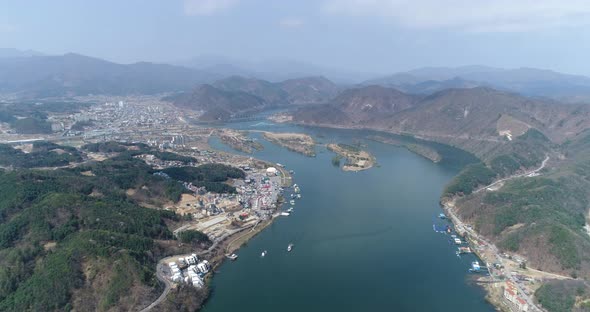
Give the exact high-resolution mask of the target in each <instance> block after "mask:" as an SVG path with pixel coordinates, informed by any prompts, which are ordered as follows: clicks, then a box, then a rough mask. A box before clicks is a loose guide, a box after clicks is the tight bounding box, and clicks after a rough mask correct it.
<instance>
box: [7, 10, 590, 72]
mask: <svg viewBox="0 0 590 312" xmlns="http://www.w3.org/2000/svg"><path fill="white" fill-rule="evenodd" d="M0 8H1V9H0V47H5V48H18V49H33V50H37V51H40V52H44V53H48V54H63V53H67V52H75V53H80V54H85V55H89V56H95V57H100V58H104V59H107V60H111V61H115V62H120V63H131V62H136V61H154V62H181V61H183V60H187V59H190V58H193V57H197V56H200V55H219V56H224V57H228V58H231V59H238V60H246V61H265V60H294V61H300V62H305V63H311V64H316V65H320V66H324V67H330V68H338V69H342V70H351V71H359V72H370V73H383V74H386V73H393V72H397V71H403V70H409V69H413V68H418V67H424V66H461V65H472V64H480V65H488V66H496V67H503V68H517V67H537V68H546V69H553V70H557V71H561V72H566V73H574V74H584V75H590V62H589V61H587V58H588V57H589V55H590V1H587V0H565V1H564V0H159V1H156V0H143V1H139V0H123V1H121V0H100V1H79V0H52V1H41V0H39V1H17V0H0Z"/></svg>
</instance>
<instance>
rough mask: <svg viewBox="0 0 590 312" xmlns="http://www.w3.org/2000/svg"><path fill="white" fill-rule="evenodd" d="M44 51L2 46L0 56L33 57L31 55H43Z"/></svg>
mask: <svg viewBox="0 0 590 312" xmlns="http://www.w3.org/2000/svg"><path fill="white" fill-rule="evenodd" d="M43 55H45V54H44V53H41V52H38V51H34V50H19V49H13V48H0V58H5V57H31V56H43Z"/></svg>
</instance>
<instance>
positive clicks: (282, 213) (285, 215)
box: [281, 212, 290, 217]
mask: <svg viewBox="0 0 590 312" xmlns="http://www.w3.org/2000/svg"><path fill="white" fill-rule="evenodd" d="M289 215H290V213H288V212H281V216H284V217H288V216H289Z"/></svg>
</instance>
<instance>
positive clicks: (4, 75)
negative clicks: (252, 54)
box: [0, 49, 590, 102]
mask: <svg viewBox="0 0 590 312" xmlns="http://www.w3.org/2000/svg"><path fill="white" fill-rule="evenodd" d="M231 61H234V62H236V63H227V62H231ZM183 64H184V65H185V66H181V65H169V64H156V63H150V62H137V63H133V64H118V63H114V62H109V61H105V60H102V59H99V58H93V57H88V56H83V55H79V54H74V53H68V54H65V55H43V54H42V53H40V52H36V51H20V50H16V49H0V92H1V93H14V94H17V95H20V96H28V97H37V96H63V95H86V94H100V93H104V94H119V95H120V94H138V93H143V94H155V93H164V92H177V91H187V90H190V89H192V88H194V87H195V86H197V85H199V84H202V83H213V82H215V81H217V80H220V79H223V78H227V77H231V76H242V77H247V78H256V79H260V80H267V81H268V82H269V83H277V82H281V81H284V80H289V79H295V78H301V77H310V76H322V77H326V79H329V80H331V81H335V82H336V83H339V84H341V87H342V88H341V89H343V87H344V86H350V85H351V84H354V83H360V84H361V85H381V86H385V87H393V88H396V89H398V90H400V91H403V92H406V93H412V94H432V93H434V92H437V91H440V90H444V89H449V88H473V87H478V86H487V87H491V88H494V89H499V90H505V91H513V92H516V93H519V94H522V95H525V96H532V97H550V98H555V99H559V100H562V101H567V102H587V101H588V99H590V78H588V77H585V76H577V75H568V74H562V73H558V72H554V71H549V70H541V69H534V68H519V69H499V68H493V67H486V66H464V67H456V68H450V67H428V68H421V69H416V70H411V71H408V72H401V73H396V74H392V75H389V76H384V77H380V78H373V79H369V78H370V77H371V75H369V74H366V73H354V72H347V71H338V70H332V69H325V68H321V67H317V66H313V65H308V64H304V63H299V62H282V61H273V62H259V63H246V62H242V61H236V60H230V59H225V58H220V57H211V56H209V57H202V58H196V59H193V60H192V61H187V62H183ZM218 87H219V85H218ZM326 87H327V88H332V87H333V86H332V83H331V82H330V83H329V84H328V85H327V86H326ZM222 89H223V88H222Z"/></svg>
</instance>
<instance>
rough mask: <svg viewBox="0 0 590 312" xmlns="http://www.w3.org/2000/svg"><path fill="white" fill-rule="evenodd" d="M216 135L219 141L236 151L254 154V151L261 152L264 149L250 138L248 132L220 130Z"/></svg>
mask: <svg viewBox="0 0 590 312" xmlns="http://www.w3.org/2000/svg"><path fill="white" fill-rule="evenodd" d="M215 135H216V136H217V137H219V139H220V140H221V141H222V142H223V143H225V144H227V145H229V146H231V148H233V149H235V150H236V151H240V152H244V153H248V154H252V153H253V152H254V151H259V150H261V149H263V148H264V146H262V144H260V142H257V141H255V140H252V139H251V138H249V137H248V132H247V131H236V130H233V129H218V130H216V131H215Z"/></svg>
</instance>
